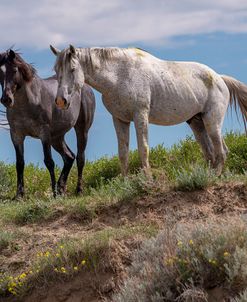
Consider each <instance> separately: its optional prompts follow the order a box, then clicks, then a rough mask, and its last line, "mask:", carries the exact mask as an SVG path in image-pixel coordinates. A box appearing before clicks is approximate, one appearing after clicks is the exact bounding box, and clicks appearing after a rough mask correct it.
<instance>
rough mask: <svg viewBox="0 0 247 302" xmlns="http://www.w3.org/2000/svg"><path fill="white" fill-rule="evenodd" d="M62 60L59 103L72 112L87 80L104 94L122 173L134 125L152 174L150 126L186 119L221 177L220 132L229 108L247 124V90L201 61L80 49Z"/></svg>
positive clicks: (62, 54) (64, 53)
mask: <svg viewBox="0 0 247 302" xmlns="http://www.w3.org/2000/svg"><path fill="white" fill-rule="evenodd" d="M51 50H52V51H53V53H54V54H55V55H56V56H57V60H56V64H55V66H54V68H55V71H56V73H57V76H58V82H59V83H58V91H57V97H56V102H57V105H58V106H60V108H67V107H68V105H69V103H70V102H71V96H72V95H73V93H75V91H78V90H79V89H81V87H82V86H83V84H84V82H86V83H87V84H89V85H90V86H92V87H94V88H95V89H97V90H98V91H99V92H101V93H102V96H103V103H104V105H105V106H106V108H107V109H108V111H109V112H110V113H111V114H112V116H113V122H114V126H115V129H116V133H117V138H118V148H119V158H120V161H121V167H122V173H123V174H126V173H127V169H128V148H129V126H130V122H131V121H133V122H134V124H135V129H136V134H137V143H138V151H139V154H140V157H141V161H142V167H143V168H144V169H145V170H147V169H148V168H149V162H148V154H149V148H148V124H149V123H152V124H156V125H175V124H178V123H182V122H185V121H187V122H188V123H189V124H190V126H191V128H192V130H193V131H194V133H195V136H196V138H197V140H198V142H199V143H200V144H201V147H202V150H203V152H204V155H205V157H206V159H207V160H210V162H211V163H212V166H213V168H215V170H216V173H217V175H220V174H221V172H222V168H223V165H224V162H225V159H226V154H227V148H226V146H225V144H224V141H223V139H222V135H221V128H222V124H223V120H224V116H225V113H226V110H227V107H228V105H229V103H230V104H235V109H236V105H239V107H240V109H241V113H242V115H243V118H244V123H246V120H247V86H246V85H244V84H243V83H241V82H239V81H238V80H236V79H234V78H231V77H228V76H223V75H219V74H217V73H216V72H215V71H214V70H212V69H211V68H209V67H208V66H206V65H203V64H199V63H196V62H172V61H163V60H160V59H158V58H156V57H154V56H152V55H151V54H149V53H147V52H145V51H143V50H141V49H138V48H129V49H121V48H116V47H109V48H99V47H94V48H75V47H74V46H70V47H69V48H67V49H64V50H62V51H60V50H58V49H56V48H54V47H52V46H51Z"/></svg>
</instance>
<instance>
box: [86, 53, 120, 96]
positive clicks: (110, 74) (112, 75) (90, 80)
mask: <svg viewBox="0 0 247 302" xmlns="http://www.w3.org/2000/svg"><path fill="white" fill-rule="evenodd" d="M88 61H89V60H88V59H87V60H86V59H85V54H83V53H82V54H81V58H80V62H81V66H82V69H83V72H84V76H85V82H86V83H87V84H88V85H90V86H91V87H93V88H95V89H96V90H98V91H99V92H100V93H102V94H103V95H105V94H108V93H109V91H113V90H114V88H115V87H116V84H115V83H116V79H117V72H118V68H119V65H120V64H121V62H120V61H117V60H109V61H108V62H107V61H106V62H101V60H100V59H98V58H97V57H92V58H91V59H90V61H91V62H92V64H88V63H86V62H88Z"/></svg>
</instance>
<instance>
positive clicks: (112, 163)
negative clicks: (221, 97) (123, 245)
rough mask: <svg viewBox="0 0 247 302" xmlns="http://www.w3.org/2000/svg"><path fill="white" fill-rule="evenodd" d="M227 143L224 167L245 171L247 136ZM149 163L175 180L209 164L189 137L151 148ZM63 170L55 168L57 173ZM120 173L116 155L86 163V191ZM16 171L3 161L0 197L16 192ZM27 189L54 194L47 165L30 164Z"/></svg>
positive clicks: (71, 184) (71, 185)
mask: <svg viewBox="0 0 247 302" xmlns="http://www.w3.org/2000/svg"><path fill="white" fill-rule="evenodd" d="M225 141H226V144H227V146H228V148H229V150H230V153H229V155H228V158H227V161H226V165H225V170H226V171H230V172H231V173H233V174H243V173H245V171H246V170H247V138H246V136H245V135H244V134H239V133H232V132H230V133H228V134H226V136H225ZM129 158H130V160H129V170H130V174H136V172H138V171H139V169H140V159H139V156H138V153H137V151H131V152H130V156H129ZM150 164H151V167H152V168H154V169H162V170H164V171H165V173H166V175H167V179H168V180H170V181H174V180H175V179H176V178H177V175H178V173H179V172H181V171H188V172H189V171H190V170H191V165H198V166H203V167H206V163H205V161H204V159H203V156H202V152H201V150H200V148H199V145H198V144H197V143H196V142H195V141H194V140H193V139H192V138H191V137H187V138H186V139H185V140H183V141H181V142H180V143H178V144H175V145H173V146H172V147H171V148H170V149H167V148H165V147H164V146H163V145H158V146H156V147H155V148H151V150H150ZM59 173H60V169H59V168H56V175H57V176H58V175H59ZM119 174H120V166H119V160H118V157H117V156H113V157H112V158H108V157H103V158H101V159H99V160H96V161H94V162H89V161H87V162H86V165H85V169H84V191H85V192H84V193H85V194H88V191H90V190H91V188H99V187H100V186H101V185H102V184H106V183H108V182H109V180H111V179H113V178H115V177H116V176H118V175H119ZM76 178H77V171H76V168H75V167H74V168H73V169H72V171H71V174H70V177H69V180H68V193H69V194H70V195H73V194H74V190H75V184H76ZM15 187H16V173H15V165H6V164H4V163H0V189H1V195H0V200H2V201H6V200H9V199H10V198H12V197H13V196H14V195H15ZM25 188H26V195H27V198H36V199H46V200H49V199H50V198H51V197H52V192H51V189H50V177H49V173H48V172H47V170H46V169H45V168H39V167H38V166H35V165H32V164H29V165H27V166H26V169H25Z"/></svg>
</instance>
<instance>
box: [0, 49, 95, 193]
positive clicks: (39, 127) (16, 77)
mask: <svg viewBox="0 0 247 302" xmlns="http://www.w3.org/2000/svg"><path fill="white" fill-rule="evenodd" d="M0 81H1V85H2V88H3V94H2V98H1V102H2V104H3V105H4V106H5V107H6V108H7V109H6V113H7V120H8V123H9V126H10V135H11V140H12V142H13V145H14V148H15V152H16V171H17V191H16V197H17V198H18V197H23V196H24V180H23V173H24V165H25V163H24V140H25V137H26V136H31V137H33V138H38V139H40V140H41V142H42V146H43V152H44V163H45V165H46V167H47V169H48V170H49V173H50V178H51V187H52V192H53V196H54V197H56V195H57V193H58V194H63V193H65V191H66V182H67V178H68V175H69V172H70V170H71V168H72V165H73V162H74V160H75V155H74V153H73V152H72V151H71V150H70V148H69V147H68V145H67V144H66V142H65V139H64V136H65V134H66V132H68V131H69V130H70V129H71V128H74V130H75V133H76V139H77V156H76V161H77V169H78V181H77V186H76V192H77V193H81V192H82V171H83V167H84V163H85V148H86V145H87V138H88V131H89V129H90V127H91V125H92V122H93V118H94V112H95V97H94V93H93V91H92V89H91V88H90V87H89V86H88V85H86V86H83V88H82V89H81V90H78V91H77V92H76V93H75V94H74V96H73V97H72V98H71V106H70V108H69V109H68V110H67V111H64V110H60V109H58V108H57V107H56V106H55V104H54V98H55V96H56V91H57V87H58V82H57V78H56V76H51V77H49V78H47V79H41V78H40V77H39V76H38V74H37V72H36V70H35V69H34V67H33V66H32V65H31V64H28V63H26V62H25V61H24V60H23V58H22V57H21V56H20V55H19V54H18V53H16V52H15V51H13V50H9V51H7V52H6V53H5V55H4V60H2V61H1V64H0ZM51 146H52V147H53V148H54V149H55V150H56V151H57V152H58V153H59V154H60V155H61V157H62V159H63V163H64V165H63V169H62V171H61V174H60V177H59V179H58V182H57V183H56V179H55V172H54V161H53V159H52V154H51Z"/></svg>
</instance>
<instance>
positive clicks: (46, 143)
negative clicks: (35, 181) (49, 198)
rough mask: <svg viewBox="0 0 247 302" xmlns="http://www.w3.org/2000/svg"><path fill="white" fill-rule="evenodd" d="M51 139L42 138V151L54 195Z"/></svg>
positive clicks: (54, 180)
mask: <svg viewBox="0 0 247 302" xmlns="http://www.w3.org/2000/svg"><path fill="white" fill-rule="evenodd" d="M50 141H51V140H50V139H48V140H47V139H42V145H43V152H44V163H45V165H46V167H47V169H48V171H49V173H50V177H51V187H52V192H53V196H54V197H56V195H57V192H56V178H55V171H54V168H55V164H54V161H53V159H52V155H51V142H50Z"/></svg>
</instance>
